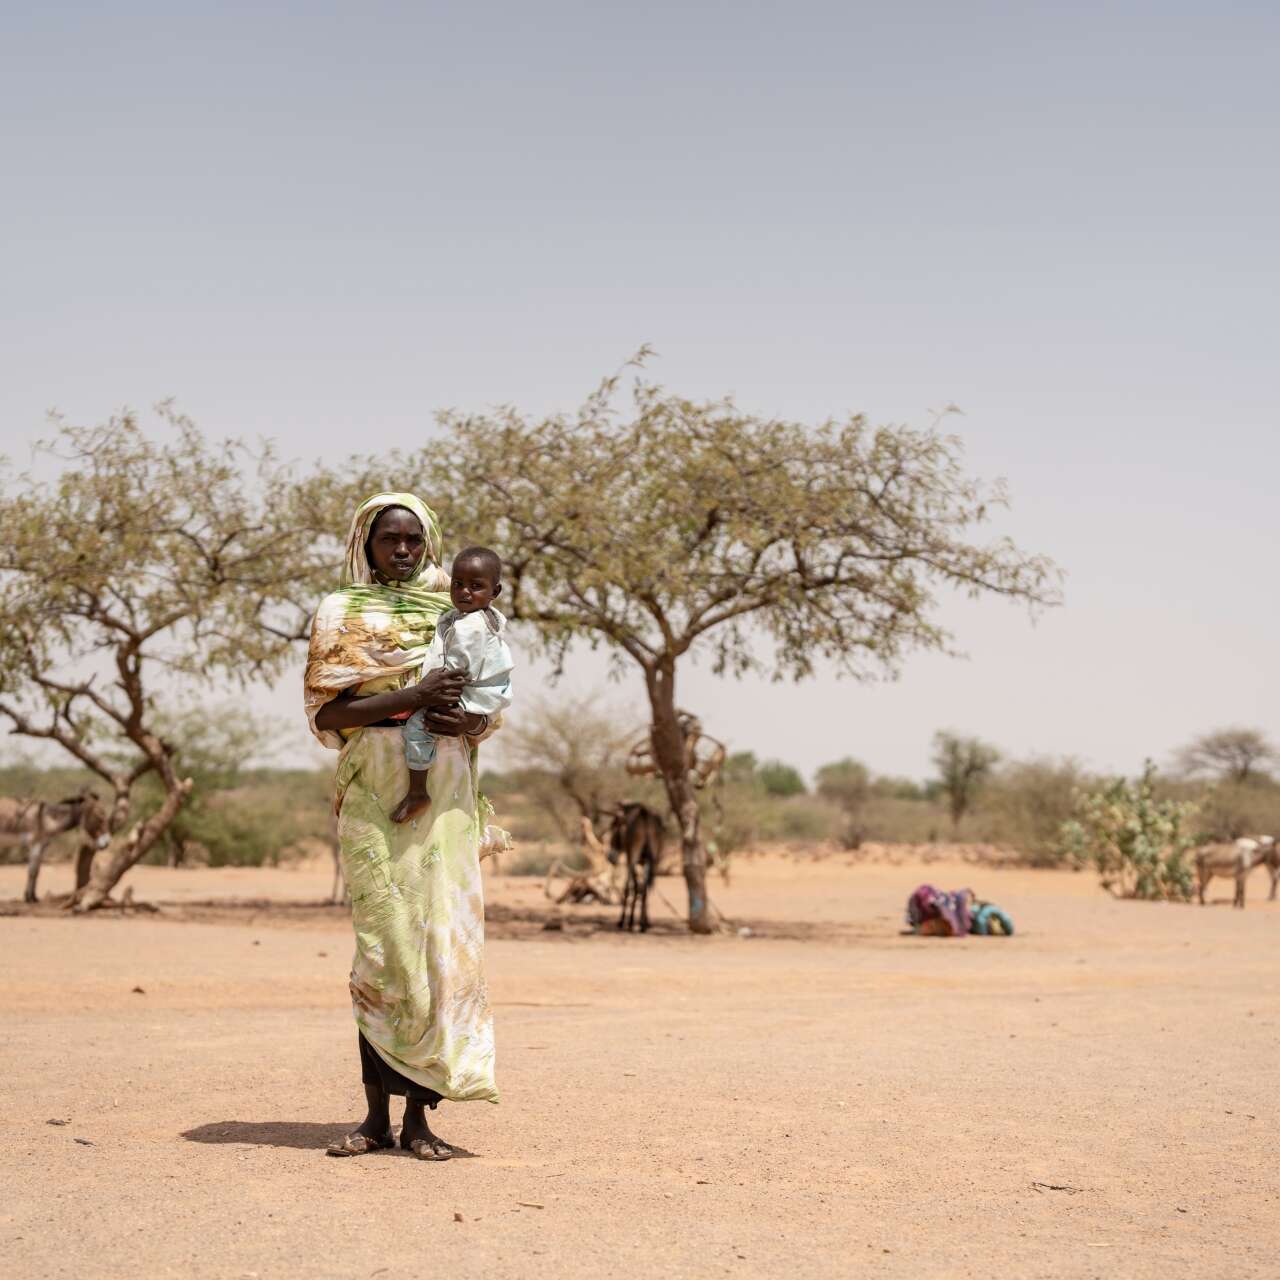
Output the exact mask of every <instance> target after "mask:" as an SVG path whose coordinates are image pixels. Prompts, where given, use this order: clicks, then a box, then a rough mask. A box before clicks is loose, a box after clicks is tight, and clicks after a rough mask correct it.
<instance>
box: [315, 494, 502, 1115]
mask: <svg viewBox="0 0 1280 1280" xmlns="http://www.w3.org/2000/svg"><path fill="white" fill-rule="evenodd" d="M393 506H394V507H404V508H406V509H408V510H409V511H412V512H413V513H414V514H415V515H416V516H417V517H418V518H419V520H421V521H422V525H423V529H424V531H425V532H426V533H427V551H426V553H425V554H424V557H423V560H422V562H421V563H420V564H419V566H418V569H417V571H416V572H415V574H414V576H413V577H412V578H411V579H410V580H409V581H408V582H404V583H396V584H391V585H383V584H381V583H377V582H375V581H374V580H373V574H372V572H371V570H370V568H369V566H368V562H367V559H366V556H365V550H364V548H365V542H366V540H367V538H368V535H369V531H370V529H371V527H372V524H373V521H374V520H375V519H376V518H377V516H378V514H379V513H380V512H381V511H383V510H385V509H386V508H387V507H393ZM439 555H440V551H439V533H438V525H437V523H436V520H435V517H434V515H433V514H432V512H431V511H430V510H429V508H427V507H426V506H425V505H424V504H423V503H422V502H420V501H419V500H418V499H417V498H415V497H413V496H412V495H411V494H378V495H376V496H375V497H373V498H370V499H369V500H368V501H367V502H365V503H364V504H363V505H362V506H361V507H360V509H359V510H358V511H357V512H356V516H355V519H354V520H353V522H352V528H351V533H350V535H349V537H348V542H347V564H346V569H345V571H344V574H343V586H342V587H341V589H340V590H338V591H336V592H334V593H332V594H331V595H328V596H326V597H325V599H324V600H323V601H322V602H321V605H320V608H319V609H318V610H317V612H316V616H315V621H314V622H313V624H312V631H311V647H310V651H309V654H308V659H307V670H306V677H305V701H306V708H307V714H308V718H309V720H310V722H311V725H312V729H313V731H314V732H315V733H316V736H317V737H318V738H319V739H320V741H321V742H323V743H324V744H325V745H326V746H328V747H333V748H336V749H337V750H339V752H340V755H339V757H338V767H337V771H336V775H335V786H334V805H335V810H336V812H337V815H338V840H339V844H340V848H341V857H342V868H343V874H344V875H345V877H346V882H347V887H348V889H349V890H350V893H351V914H352V923H353V924H354V926H355V936H356V950H355V957H354V959H353V960H352V964H351V1002H352V1007H353V1010H354V1012H355V1019H356V1025H357V1027H358V1028H359V1031H360V1035H361V1044H360V1048H361V1058H362V1075H363V1076H364V1078H365V1080H366V1081H370V1080H371V1076H373V1077H376V1079H377V1080H378V1081H379V1082H380V1083H381V1084H382V1085H383V1086H384V1088H386V1089H387V1090H388V1091H389V1092H394V1093H404V1094H406V1095H407V1096H409V1097H411V1098H418V1099H421V1100H424V1101H426V1102H429V1103H430V1104H431V1105H432V1106H434V1105H435V1103H436V1102H437V1101H438V1100H439V1098H449V1099H452V1100H454V1101H458V1102H469V1101H474V1100H484V1101H487V1102H497V1101H498V1090H497V1086H496V1084H495V1082H494V1040H493V1016H492V1013H491V1012H490V1008H489V996H488V989H487V986H486V983H485V976H484V895H483V887H482V883H481V875H480V842H481V839H482V836H483V835H484V831H485V826H486V819H487V814H488V808H487V805H486V803H485V802H484V800H483V798H482V797H481V796H480V794H479V789H478V786H477V769H476V748H475V745H474V743H473V742H472V741H471V740H468V739H465V738H442V739H440V741H439V747H438V751H437V755H436V760H435V763H434V764H433V765H432V768H431V771H430V773H429V774H428V777H427V792H428V795H429V796H430V799H431V806H430V808H429V809H427V810H426V812H425V813H423V814H422V815H421V816H420V817H419V818H418V819H417V820H416V821H412V822H408V823H404V824H398V823H394V822H392V821H391V813H392V811H393V810H394V809H395V807H396V805H397V804H398V803H399V802H400V800H401V799H402V798H403V797H404V794H405V792H406V791H407V790H408V786H409V771H408V769H407V768H406V766H405V761H404V743H403V740H402V735H401V729H400V726H399V725H398V724H387V725H385V726H383V725H375V726H369V727H367V728H363V729H354V730H346V731H344V732H342V733H335V732H325V731H322V730H318V729H316V728H315V717H316V713H317V712H318V711H319V710H320V708H321V707H322V706H323V705H324V704H325V703H327V702H329V701H330V700H332V699H333V698H334V697H335V696H336V695H337V694H339V693H342V692H344V691H346V690H348V689H350V690H354V693H355V696H356V697H364V696H368V695H371V694H374V693H382V692H385V691H386V690H389V689H399V688H403V687H404V686H405V685H408V684H411V683H413V682H414V681H416V680H417V679H418V678H419V676H420V675H421V665H422V660H423V657H424V656H425V654H426V650H427V646H428V645H429V643H430V641H431V638H432V636H433V635H434V633H435V625H436V620H437V619H438V618H439V616H440V614H441V613H442V612H443V611H444V610H445V609H447V608H448V607H449V597H448V595H447V594H446V592H445V591H444V590H443V588H445V587H446V586H447V583H448V579H447V577H446V576H445V575H444V573H443V571H442V570H440V569H439V567H438V564H437V561H438V559H439ZM494 727H496V724H495V726H494Z"/></svg>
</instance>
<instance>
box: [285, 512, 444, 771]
mask: <svg viewBox="0 0 1280 1280" xmlns="http://www.w3.org/2000/svg"><path fill="white" fill-rule="evenodd" d="M388 507H403V508H404V509H405V510H406V511H411V512H412V513H413V514H414V515H415V516H417V518H418V520H419V521H420V522H421V524H422V532H423V534H424V535H425V537H426V548H425V549H424V551H423V553H422V559H421V560H420V561H419V562H418V565H417V567H416V568H415V569H414V571H413V574H412V576H411V577H409V578H408V579H407V580H406V581H404V582H390V583H383V582H378V581H376V579H375V578H374V574H373V569H372V567H371V566H370V564H369V558H368V555H367V554H366V552H365V544H366V543H367V542H368V540H369V534H370V533H371V532H372V530H373V524H374V521H375V520H377V518H378V516H379V515H381V514H382V512H384V511H385V510H387V508H388ZM439 561H440V522H439V521H438V520H437V519H436V515H435V512H434V511H432V510H431V508H430V507H428V506H427V505H426V503H424V502H423V501H422V500H421V499H420V498H416V497H414V495H413V494H411V493H376V494H374V495H373V497H371V498H366V499H365V501H364V502H362V503H361V504H360V506H359V507H358V508H357V509H356V513H355V516H354V517H353V518H352V521H351V530H350V532H349V533H348V534H347V551H346V560H345V562H344V564H343V569H342V586H341V587H340V588H339V589H338V590H337V591H335V592H333V593H332V594H331V595H328V596H325V598H324V600H323V601H321V603H320V608H319V609H318V610H317V611H316V616H315V621H314V622H313V623H312V624H311V647H310V649H309V651H308V653H307V669H306V675H305V677H304V689H303V700H304V703H305V705H306V710H307V719H308V720H309V721H310V722H311V729H312V732H313V733H315V735H316V737H317V738H319V739H320V741H321V742H323V743H324V745H325V746H327V747H334V748H341V747H342V746H343V745H344V742H345V738H344V737H343V735H342V734H340V733H336V732H332V731H330V732H325V731H324V730H320V729H317V728H316V725H315V718H316V712H317V711H319V710H320V708H321V707H322V706H324V704H325V703H326V702H329V701H330V700H332V699H333V698H334V697H336V696H337V695H338V694H339V693H342V692H344V691H345V690H347V689H356V690H357V691H359V689H360V688H361V686H365V685H369V684H371V683H374V684H376V687H375V688H369V689H367V690H366V692H369V693H374V692H380V691H381V690H382V689H391V688H402V687H403V686H404V685H406V684H408V683H409V682H410V681H411V680H414V679H417V677H418V674H419V670H420V668H421V666H422V660H423V658H424V657H425V656H426V652H427V646H428V645H429V644H430V643H431V638H432V636H434V635H435V630H436V619H438V618H439V616H440V615H441V614H442V613H443V612H444V611H445V610H446V609H447V608H448V607H449V604H450V601H449V592H448V586H449V577H448V574H446V573H445V572H444V570H443V569H441V568H440V563H439Z"/></svg>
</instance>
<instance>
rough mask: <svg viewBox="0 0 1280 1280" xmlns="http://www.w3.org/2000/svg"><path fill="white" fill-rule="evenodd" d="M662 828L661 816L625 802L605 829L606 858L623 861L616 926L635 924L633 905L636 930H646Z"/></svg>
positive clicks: (643, 806) (631, 926)
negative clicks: (624, 873)
mask: <svg viewBox="0 0 1280 1280" xmlns="http://www.w3.org/2000/svg"><path fill="white" fill-rule="evenodd" d="M665 839H666V829H665V827H664V825H663V822H662V818H661V817H659V815H658V814H656V813H654V811H653V810H652V809H650V808H648V807H647V806H646V805H643V804H636V803H634V802H628V803H626V804H621V805H619V806H618V808H617V809H615V810H614V814H613V822H612V824H611V826H610V830H609V855H608V856H609V861H610V862H611V863H614V864H616V863H617V862H618V860H619V858H625V859H626V863H627V883H626V887H625V888H624V889H623V891H622V914H621V915H620V916H619V917H618V928H619V929H627V930H630V929H634V928H635V927H636V908H637V905H638V906H639V910H640V932H641V933H646V932H647V931H648V929H649V889H650V887H651V886H652V884H653V878H654V875H655V874H656V873H657V869H658V862H659V859H661V857H662V846H663V843H664V841H665Z"/></svg>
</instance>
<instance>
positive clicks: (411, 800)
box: [391, 791, 431, 822]
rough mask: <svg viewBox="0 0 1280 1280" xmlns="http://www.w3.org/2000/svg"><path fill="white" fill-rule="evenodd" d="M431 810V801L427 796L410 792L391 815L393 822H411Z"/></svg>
mask: <svg viewBox="0 0 1280 1280" xmlns="http://www.w3.org/2000/svg"><path fill="white" fill-rule="evenodd" d="M429 808H431V801H430V800H429V799H428V798H427V796H425V795H418V794H417V793H416V792H413V791H410V792H409V794H408V795H407V796H405V798H404V799H403V800H401V801H400V803H399V804H398V805H396V807H395V811H394V812H393V813H392V815H391V821H392V822H411V821H412V820H413V819H414V818H416V817H417V816H418V815H419V814H420V813H426V811H427V810H428V809H429Z"/></svg>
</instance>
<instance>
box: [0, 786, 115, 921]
mask: <svg viewBox="0 0 1280 1280" xmlns="http://www.w3.org/2000/svg"><path fill="white" fill-rule="evenodd" d="M89 811H94V812H97V811H99V805H98V797H97V796H96V795H94V793H93V792H92V791H82V792H81V793H80V794H79V795H75V796H68V797H67V798H66V799H65V800H57V801H49V800H18V799H15V798H14V797H13V796H0V845H19V846H21V847H22V848H23V849H25V850H26V854H27V885H26V889H25V890H24V892H23V895H22V900H23V901H24V902H35V900H36V881H37V880H38V878H39V876H40V864H41V862H42V861H43V860H44V851H45V849H46V848H47V847H48V844H49V841H50V840H52V839H53V838H54V837H55V836H60V835H61V834H62V833H63V832H64V831H73V830H74V829H75V828H76V827H78V826H80V825H81V824H82V823H83V822H84V820H85V817H86V814H87V813H88V812H89ZM108 842H109V837H108V836H107V835H106V833H105V830H104V831H102V832H101V833H100V834H99V835H98V839H97V843H98V847H99V848H104V847H105V846H106V844H107V843H108Z"/></svg>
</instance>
